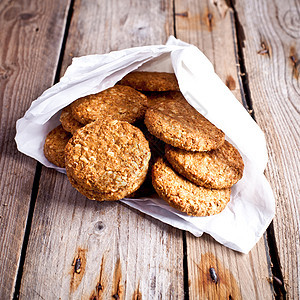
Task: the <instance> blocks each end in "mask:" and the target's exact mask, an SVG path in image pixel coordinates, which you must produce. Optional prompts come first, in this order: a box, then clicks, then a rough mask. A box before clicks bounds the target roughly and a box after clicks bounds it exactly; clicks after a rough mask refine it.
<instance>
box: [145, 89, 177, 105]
mask: <svg viewBox="0 0 300 300" xmlns="http://www.w3.org/2000/svg"><path fill="white" fill-rule="evenodd" d="M143 93H144V94H145V95H146V96H147V98H148V107H151V106H154V105H156V104H158V103H160V102H165V101H168V100H170V99H176V98H178V97H182V96H181V95H182V94H181V92H177V91H168V92H143Z"/></svg>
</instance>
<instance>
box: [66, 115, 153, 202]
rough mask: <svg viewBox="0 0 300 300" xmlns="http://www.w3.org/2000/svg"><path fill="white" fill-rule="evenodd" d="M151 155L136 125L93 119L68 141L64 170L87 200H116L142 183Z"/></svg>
mask: <svg viewBox="0 0 300 300" xmlns="http://www.w3.org/2000/svg"><path fill="white" fill-rule="evenodd" d="M150 155H151V154H150V149H149V145H148V142H147V140H146V139H145V137H144V135H143V133H142V132H141V131H140V130H139V129H138V128H136V127H134V126H133V125H130V124H129V123H127V122H124V121H118V120H106V121H103V122H101V121H96V122H93V123H90V124H88V125H86V126H85V127H83V128H81V129H79V130H77V132H76V133H75V134H74V136H73V137H72V138H71V139H70V141H69V142H68V144H67V147H66V150H65V157H66V171H67V175H68V177H69V178H70V181H71V183H73V184H74V183H75V184H74V187H75V188H77V189H78V190H79V191H82V193H83V194H85V195H86V196H88V195H87V194H89V195H90V196H88V197H89V198H90V199H96V200H99V201H102V200H119V199H122V198H124V197H126V196H127V195H129V194H131V193H133V192H134V191H136V190H137V189H138V188H139V187H140V186H141V184H142V183H143V181H144V179H145V177H146V174H147V170H148V163H149V160H150Z"/></svg>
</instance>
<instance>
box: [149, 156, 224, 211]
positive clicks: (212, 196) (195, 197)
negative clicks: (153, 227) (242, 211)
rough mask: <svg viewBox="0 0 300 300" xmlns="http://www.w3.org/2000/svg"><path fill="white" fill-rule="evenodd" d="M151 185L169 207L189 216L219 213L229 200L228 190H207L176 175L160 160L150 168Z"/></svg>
mask: <svg viewBox="0 0 300 300" xmlns="http://www.w3.org/2000/svg"><path fill="white" fill-rule="evenodd" d="M152 184H153V186H154V188H155V190H156V192H157V193H158V195H159V196H160V197H162V198H163V199H164V200H165V201H167V202H168V203H169V204H170V206H172V207H174V208H176V209H178V210H180V211H182V212H184V213H187V214H188V215H191V216H199V217H200V216H211V215H215V214H218V213H220V212H221V211H222V210H223V209H224V208H225V207H226V205H227V203H228V202H229V200H230V189H222V190H215V189H207V188H204V187H200V186H197V185H195V184H194V183H192V182H190V181H188V180H187V179H185V178H183V177H182V176H181V175H179V174H177V173H176V172H175V171H173V169H172V168H171V166H170V165H169V164H168V163H167V162H166V161H165V160H164V159H162V158H159V159H158V160H157V162H156V163H155V164H154V166H153V168H152Z"/></svg>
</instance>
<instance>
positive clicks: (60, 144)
mask: <svg viewBox="0 0 300 300" xmlns="http://www.w3.org/2000/svg"><path fill="white" fill-rule="evenodd" d="M71 137H72V135H71V134H70V133H69V132H67V131H65V130H64V129H63V127H62V126H61V125H59V126H58V127H56V128H54V129H53V130H51V131H50V132H49V133H48V135H47V137H46V140H45V144H44V155H45V157H46V158H47V159H48V160H49V161H50V162H51V163H53V164H55V165H56V166H58V167H60V168H64V167H65V147H66V145H67V143H68V141H69V139H70V138H71Z"/></svg>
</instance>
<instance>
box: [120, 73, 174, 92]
mask: <svg viewBox="0 0 300 300" xmlns="http://www.w3.org/2000/svg"><path fill="white" fill-rule="evenodd" d="M120 84H122V85H128V86H131V87H133V88H135V89H137V90H140V91H158V92H162V91H179V86H178V82H177V78H176V76H175V74H174V73H165V72H131V73H129V74H127V75H126V76H125V77H124V78H122V79H121V81H120Z"/></svg>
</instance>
